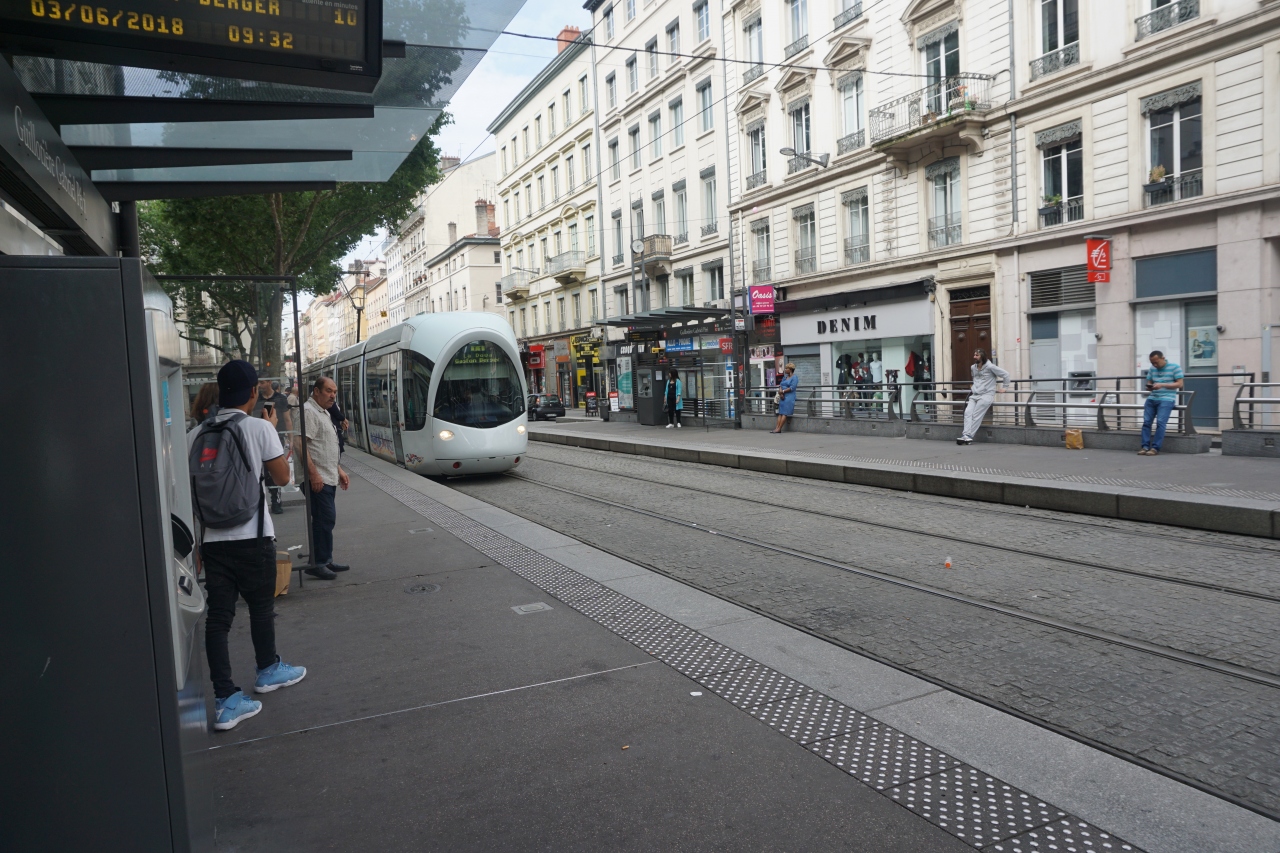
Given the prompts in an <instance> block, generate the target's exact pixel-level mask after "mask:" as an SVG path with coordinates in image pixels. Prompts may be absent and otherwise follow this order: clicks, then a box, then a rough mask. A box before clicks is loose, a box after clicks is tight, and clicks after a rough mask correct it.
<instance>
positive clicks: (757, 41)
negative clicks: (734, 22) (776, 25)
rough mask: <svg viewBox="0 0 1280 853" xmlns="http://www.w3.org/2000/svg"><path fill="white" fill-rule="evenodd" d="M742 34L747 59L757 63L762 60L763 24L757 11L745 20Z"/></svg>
mask: <svg viewBox="0 0 1280 853" xmlns="http://www.w3.org/2000/svg"><path fill="white" fill-rule="evenodd" d="M742 34H743V41H744V45H743V47H745V48H746V50H745V53H746V55H747V56H746V59H747V61H748V62H754V63H757V64H758V63H761V62H764V24H763V22H762V21H761V18H760V15H759V14H758V13H757V14H755V15H753V16H752V17H751V18H750V19H749V20H748V21H747V23H746V26H744V27H743V28H742Z"/></svg>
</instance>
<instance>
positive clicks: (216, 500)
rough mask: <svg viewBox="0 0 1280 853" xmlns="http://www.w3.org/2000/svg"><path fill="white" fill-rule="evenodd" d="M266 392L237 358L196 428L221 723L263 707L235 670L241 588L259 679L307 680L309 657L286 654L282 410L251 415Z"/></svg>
mask: <svg viewBox="0 0 1280 853" xmlns="http://www.w3.org/2000/svg"><path fill="white" fill-rule="evenodd" d="M257 402H258V376H257V373H256V371H254V369H253V366H252V365H251V364H249V363H248V362H247V361H240V360H236V361H229V362H227V363H226V364H224V365H223V366H222V369H221V370H219V371H218V403H219V406H220V407H221V408H220V409H219V410H218V411H217V412H216V413H215V414H214V416H213V417H211V418H208V419H206V420H205V422H204V423H202V424H200V425H199V426H197V427H196V428H195V429H193V430H191V432H190V433H188V435H187V445H188V448H189V451H190V459H189V462H190V469H191V474H192V481H193V486H194V488H193V492H194V495H193V497H194V500H195V505H196V513H197V516H198V518H199V520H200V523H201V543H200V556H201V558H202V560H203V565H204V575H205V591H206V594H207V596H208V616H207V617H206V621H205V628H204V647H205V654H206V655H207V657H208V659H209V675H210V677H211V678H212V680H213V693H214V720H213V727H214V728H215V729H217V730H218V731H226V730H227V729H232V728H235V726H236V725H237V724H238V723H240V721H241V720H245V719H248V718H249V717H252V716H253V715H254V714H257V713H258V712H259V711H261V710H262V703H261V702H258V701H257V700H254V699H250V698H249V697H248V696H246V695H245V694H244V693H243V692H242V691H241V690H240V688H239V687H237V686H236V683H235V681H233V680H232V677H231V656H230V653H229V651H228V649H227V635H228V633H229V632H230V631H231V623H232V620H234V619H235V615H236V598H237V597H240V598H243V599H244V602H245V604H246V605H247V606H248V608H249V633H250V635H251V636H252V638H253V652H254V657H255V659H256V662H257V679H256V680H255V681H254V685H253V689H254V691H255V692H257V693H270V692H271V691H273V690H278V689H280V688H281V687H288V686H290V685H292V684H297V683H298V682H299V681H301V680H302V679H303V677H304V676H305V675H306V674H307V670H306V668H305V667H301V666H290V665H289V664H287V663H285V662H284V661H282V660H281V659H280V656H279V655H278V654H276V629H275V592H276V540H275V526H274V525H273V524H272V522H271V516H270V515H269V514H268V513H267V511H266V491H265V490H264V489H263V485H264V481H265V480H266V479H268V478H269V480H270V481H271V482H273V483H275V484H276V485H277V486H280V485H284V484H285V483H287V482H289V466H288V463H286V462H285V456H284V449H283V448H282V447H281V446H280V438H279V436H278V435H277V433H276V424H275V420H274V414H273V415H272V416H269V417H266V418H254V417H250V416H249V412H251V411H253V408H254V406H255V405H257Z"/></svg>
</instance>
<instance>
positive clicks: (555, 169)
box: [551, 166, 560, 201]
mask: <svg viewBox="0 0 1280 853" xmlns="http://www.w3.org/2000/svg"><path fill="white" fill-rule="evenodd" d="M551 199H552V201H559V199H560V167H559V166H552V167H551Z"/></svg>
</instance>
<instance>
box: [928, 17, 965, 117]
mask: <svg viewBox="0 0 1280 853" xmlns="http://www.w3.org/2000/svg"><path fill="white" fill-rule="evenodd" d="M926 38H928V36H926ZM921 52H922V53H923V55H924V73H925V76H926V77H927V78H928V81H929V94H928V107H929V110H930V111H931V112H935V113H944V112H946V110H947V107H948V105H949V104H950V103H951V100H952V94H953V90H955V89H956V88H958V87H959V86H960V81H959V80H958V79H957V76H958V75H959V74H960V33H959V32H952V33H948V34H947V35H945V36H943V37H942V38H940V39H935V40H933V41H930V42H929V43H928V44H926V45H925V46H924V49H923V50H922V51H921Z"/></svg>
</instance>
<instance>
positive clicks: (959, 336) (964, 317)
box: [951, 296, 991, 382]
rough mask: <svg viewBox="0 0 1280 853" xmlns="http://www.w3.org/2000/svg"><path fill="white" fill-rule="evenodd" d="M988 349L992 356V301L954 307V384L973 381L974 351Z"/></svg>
mask: <svg viewBox="0 0 1280 853" xmlns="http://www.w3.org/2000/svg"><path fill="white" fill-rule="evenodd" d="M975 349H984V350H986V351H987V354H988V355H990V354H991V297H990V296H985V297H982V298H981V299H962V300H959V301H953V302H952V303H951V380H952V381H953V382H968V381H970V380H971V379H973V373H972V371H971V370H970V369H969V368H970V366H971V365H972V364H973V351H974V350H975Z"/></svg>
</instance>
